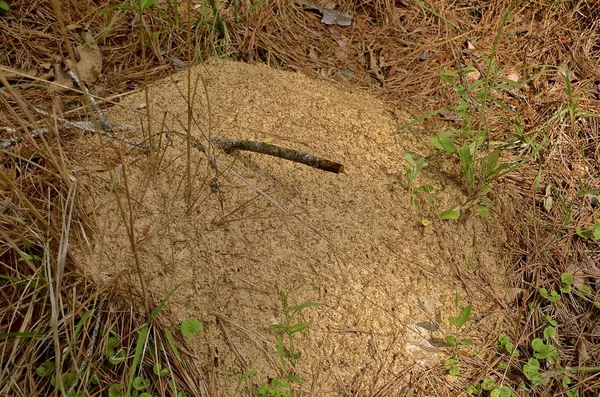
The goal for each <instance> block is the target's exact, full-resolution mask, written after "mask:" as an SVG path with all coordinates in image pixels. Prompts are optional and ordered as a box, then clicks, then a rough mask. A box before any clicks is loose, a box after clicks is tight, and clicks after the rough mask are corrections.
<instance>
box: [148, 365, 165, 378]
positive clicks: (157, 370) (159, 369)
mask: <svg viewBox="0 0 600 397" xmlns="http://www.w3.org/2000/svg"><path fill="white" fill-rule="evenodd" d="M152 372H154V375H156V376H158V377H159V378H161V377H163V376H167V375H168V373H169V368H163V366H162V364H161V363H156V364H154V365H153V366H152Z"/></svg>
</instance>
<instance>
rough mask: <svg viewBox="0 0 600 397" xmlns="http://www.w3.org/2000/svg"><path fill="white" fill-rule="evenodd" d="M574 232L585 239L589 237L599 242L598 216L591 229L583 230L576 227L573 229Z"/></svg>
mask: <svg viewBox="0 0 600 397" xmlns="http://www.w3.org/2000/svg"><path fill="white" fill-rule="evenodd" d="M575 233H577V235H578V236H579V237H581V238H583V239H585V240H587V239H589V238H590V237H591V238H592V239H593V240H594V241H597V242H600V218H598V219H596V222H594V226H592V228H591V229H589V230H583V229H581V228H579V227H578V228H576V229H575Z"/></svg>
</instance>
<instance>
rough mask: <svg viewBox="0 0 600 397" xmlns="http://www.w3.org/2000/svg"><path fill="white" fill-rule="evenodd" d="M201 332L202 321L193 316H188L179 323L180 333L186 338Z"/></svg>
mask: <svg viewBox="0 0 600 397" xmlns="http://www.w3.org/2000/svg"><path fill="white" fill-rule="evenodd" d="M201 332H202V323H201V322H200V320H198V319H197V318H195V317H190V318H188V319H186V320H184V321H183V322H182V323H181V333H182V334H183V336H185V337H186V338H193V337H194V336H196V335H199V334H200V333H201Z"/></svg>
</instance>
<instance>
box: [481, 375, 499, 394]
mask: <svg viewBox="0 0 600 397" xmlns="http://www.w3.org/2000/svg"><path fill="white" fill-rule="evenodd" d="M494 387H496V381H494V379H492V378H486V379H484V380H483V381H482V382H481V388H482V389H483V390H488V391H489V390H492V389H493V388H494Z"/></svg>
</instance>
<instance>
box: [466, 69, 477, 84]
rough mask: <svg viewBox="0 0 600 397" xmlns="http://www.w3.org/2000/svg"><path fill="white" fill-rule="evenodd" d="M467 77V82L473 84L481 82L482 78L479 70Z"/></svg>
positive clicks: (468, 74) (474, 70) (471, 72)
mask: <svg viewBox="0 0 600 397" xmlns="http://www.w3.org/2000/svg"><path fill="white" fill-rule="evenodd" d="M465 77H466V78H467V81H468V82H469V83H472V82H474V81H477V80H479V78H480V77H481V73H480V72H479V70H477V69H473V70H471V71H470V72H469V73H467V75H466V76H465Z"/></svg>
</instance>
